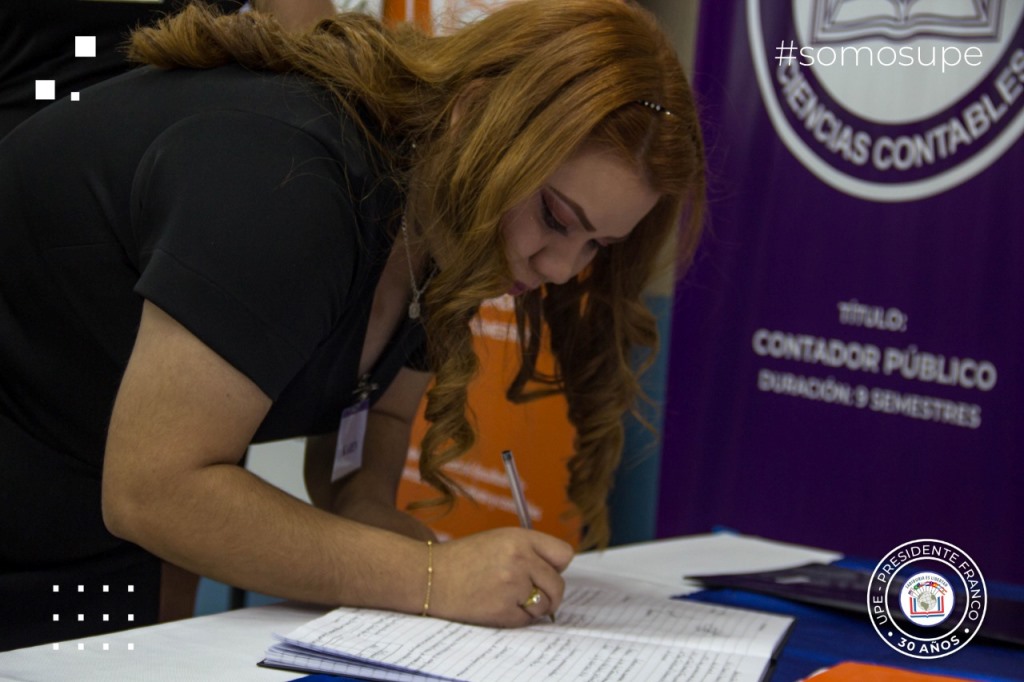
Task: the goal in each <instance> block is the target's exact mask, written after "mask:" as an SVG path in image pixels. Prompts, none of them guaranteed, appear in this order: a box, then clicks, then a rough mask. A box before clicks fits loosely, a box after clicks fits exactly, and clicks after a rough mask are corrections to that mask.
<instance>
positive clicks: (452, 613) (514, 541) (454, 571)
mask: <svg viewBox="0 0 1024 682" xmlns="http://www.w3.org/2000/svg"><path fill="white" fill-rule="evenodd" d="M433 553H434V556H433V565H434V573H433V581H432V582H433V584H432V588H431V595H430V610H429V614H430V615H431V616H436V617H438V618H446V619H448V620H457V621H461V622H464V623H473V624H476V625H488V626H492V627H519V626H522V625H526V624H527V623H529V622H531V621H532V620H533V619H535V618H539V617H541V616H545V615H548V614H554V613H555V612H556V611H557V610H558V606H559V604H561V602H562V593H563V592H564V590H565V581H564V580H563V579H562V576H561V573H562V571H564V570H565V569H566V567H567V566H568V565H569V562H570V561H572V557H573V548H572V546H570V545H569V544H568V543H566V542H563V541H562V540H559V539H558V538H555V537H552V536H550V535H546V534H544V533H539V532H537V531H533V530H525V529H522V528H499V529H496V530H489V531H485V532H483V533H477V534H475V535H470V536H468V537H465V538H461V539H459V540H453V541H450V542H445V543H441V544H435V545H434V549H433ZM535 587H536V588H537V589H539V590H540V592H541V596H540V601H539V602H538V603H536V604H527V605H525V606H524V602H525V601H526V600H527V599H528V598H529V597H530V595H531V593H532V591H533V589H534V588H535Z"/></svg>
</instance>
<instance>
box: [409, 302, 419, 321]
mask: <svg viewBox="0 0 1024 682" xmlns="http://www.w3.org/2000/svg"><path fill="white" fill-rule="evenodd" d="M419 316H420V302H419V301H413V302H412V303H410V304H409V319H410V320H416V319H419Z"/></svg>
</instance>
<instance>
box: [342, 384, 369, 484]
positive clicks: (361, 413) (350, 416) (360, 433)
mask: <svg viewBox="0 0 1024 682" xmlns="http://www.w3.org/2000/svg"><path fill="white" fill-rule="evenodd" d="M368 382H369V376H364V377H362V378H361V379H360V380H359V386H358V387H356V390H355V393H356V395H358V396H359V402H358V403H356V404H355V405H350V406H349V407H346V408H345V409H344V410H342V411H341V424H339V425H338V443H337V445H336V446H335V448H334V467H333V468H332V469H331V483H334V482H335V481H337V480H338V479H341V478H344V477H345V476H348V475H349V474H351V473H352V472H353V471H356V470H358V469H359V468H360V467H361V466H363V441H364V440H365V439H366V418H367V416H368V415H369V413H370V392H371V391H373V390H375V389H376V388H377V386H376V385H375V384H370V383H368Z"/></svg>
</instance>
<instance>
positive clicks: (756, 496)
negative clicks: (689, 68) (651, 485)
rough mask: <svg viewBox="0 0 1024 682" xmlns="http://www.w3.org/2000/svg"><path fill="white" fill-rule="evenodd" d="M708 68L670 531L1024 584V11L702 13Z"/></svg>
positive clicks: (836, 6) (669, 440)
mask: <svg viewBox="0 0 1024 682" xmlns="http://www.w3.org/2000/svg"><path fill="white" fill-rule="evenodd" d="M904 5H905V6H904ZM926 5H927V6H928V9H927V11H924V8H925V6H926ZM953 5H956V6H957V7H958V8H959V9H956V10H955V11H950V12H949V13H948V14H943V12H942V11H941V8H943V7H950V6H953ZM915 8H919V10H920V11H919V10H918V9H915ZM965 8H966V9H965ZM890 9H891V11H890ZM696 71H697V74H696V78H695V83H696V89H697V91H698V93H699V96H700V99H701V102H702V108H703V116H704V121H705V131H706V137H707V143H708V150H709V164H710V171H711V173H710V178H711V192H710V194H711V201H710V218H709V225H708V228H709V229H708V232H707V236H706V239H705V242H704V244H703V245H702V249H701V251H700V253H699V254H698V258H697V262H696V264H695V266H694V268H693V270H692V271H691V272H690V273H689V275H688V277H687V278H686V279H685V280H684V281H683V282H681V283H680V286H679V288H678V290H677V297H676V306H675V310H674V318H673V330H672V340H671V354H670V360H669V382H668V397H667V406H666V416H665V443H664V450H663V459H662V479H661V495H660V502H659V508H658V534H659V535H660V536H667V535H676V534H680V533H692V532H705V531H708V530H710V529H711V528H713V527H716V526H727V527H731V528H734V529H736V530H738V531H741V532H744V533H749V534H754V535H763V536H767V537H771V538H775V539H779V540H785V541H792V542H801V543H808V544H812V545H817V546H821V547H825V548H829V549H835V550H839V551H843V552H846V553H848V554H852V555H859V556H863V557H878V556H880V555H882V554H884V553H885V552H887V551H888V550H889V549H891V548H892V547H894V546H896V545H899V544H902V543H904V542H906V541H908V540H912V539H916V538H938V539H942V540H945V541H948V542H951V543H954V544H956V545H958V546H960V547H962V548H963V549H964V550H965V551H966V552H968V553H969V554H970V555H971V556H972V557H973V558H974V559H975V560H976V561H977V563H978V565H979V566H980V567H981V569H982V570H983V571H984V572H985V576H986V577H987V578H996V579H1004V580H1013V581H1016V582H1019V583H1024V551H1022V550H1021V548H1022V547H1024V492H1022V489H1024V141H1022V139H1021V137H1022V131H1024V3H1020V2H1000V1H999V0H990V1H989V2H977V3H945V4H942V3H916V4H914V3H905V4H904V3H873V4H872V3H858V2H843V1H836V0H827V1H826V0H794V1H793V2H777V1H776V0H748V1H747V2H745V3H743V2H705V3H703V6H702V13H701V24H700V28H699V34H698V57H697V69H696Z"/></svg>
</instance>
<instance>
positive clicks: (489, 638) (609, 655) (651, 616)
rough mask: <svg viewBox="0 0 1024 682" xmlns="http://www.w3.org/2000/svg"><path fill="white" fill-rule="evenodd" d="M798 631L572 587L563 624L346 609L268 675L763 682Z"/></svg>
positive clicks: (301, 635)
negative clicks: (477, 621)
mask: <svg viewBox="0 0 1024 682" xmlns="http://www.w3.org/2000/svg"><path fill="white" fill-rule="evenodd" d="M791 622H792V621H791V619H789V618H786V617H782V616H775V615H769V614H763V613H757V612H753V611H745V610H740V609H732V608H727V607H720V606H714V605H708V604H700V603H695V602H685V601H677V600H670V599H660V598H657V597H651V596H646V595H641V594H630V593H625V592H619V591H615V590H610V589H608V588H607V587H604V586H598V585H588V584H586V583H585V581H584V582H583V583H582V584H573V585H571V586H570V587H569V588H568V589H567V591H566V596H565V599H564V601H563V602H562V606H561V608H560V609H559V611H558V623H556V624H552V623H550V622H547V621H541V620H538V621H537V622H536V623H534V624H533V625H530V626H528V627H525V628H519V629H495V628H485V627H479V626H473V625H465V624H462V623H452V622H449V621H444V620H438V619H434V618H422V617H419V616H410V615H406V614H400V613H393V612H388V611H375V610H370V609H353V608H339V609H336V610H334V611H331V612H330V613H328V614H326V615H324V616H322V617H320V618H318V619H316V620H313V621H311V622H309V623H307V624H306V625H303V626H302V627H300V628H298V629H297V630H295V631H294V632H292V633H290V634H288V635H286V636H284V637H281V643H280V644H277V645H274V646H273V647H271V648H270V650H268V652H267V658H266V661H265V663H266V664H268V665H279V666H282V667H288V668H293V669H296V670H303V671H316V672H329V673H335V674H344V675H351V676H359V677H366V678H368V679H376V680H402V681H406V680H408V681H410V682H411V681H412V680H439V681H440V680H457V681H467V682H471V681H475V680H487V681H488V682H490V681H498V682H504V681H507V682H537V681H544V680H552V681H554V680H558V681H563V680H580V681H583V680H585V681H587V682H610V681H611V680H622V679H706V680H733V681H736V680H759V679H760V678H761V676H762V674H763V673H764V670H765V669H766V667H767V665H768V663H769V662H770V660H771V656H772V653H773V651H774V650H775V649H776V647H777V646H778V644H779V643H780V641H781V640H782V638H783V636H784V635H785V633H786V631H787V629H788V627H789V625H790V623H791Z"/></svg>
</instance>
